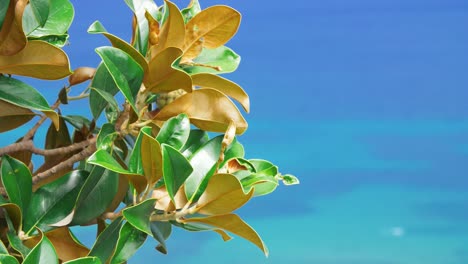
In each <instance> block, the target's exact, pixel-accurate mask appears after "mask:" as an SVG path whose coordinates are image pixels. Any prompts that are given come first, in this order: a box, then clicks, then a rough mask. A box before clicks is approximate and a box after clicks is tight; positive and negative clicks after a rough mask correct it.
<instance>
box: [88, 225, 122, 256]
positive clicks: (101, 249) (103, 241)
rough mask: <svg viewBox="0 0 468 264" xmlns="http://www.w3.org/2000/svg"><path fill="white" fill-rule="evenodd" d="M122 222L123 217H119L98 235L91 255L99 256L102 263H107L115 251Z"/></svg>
mask: <svg viewBox="0 0 468 264" xmlns="http://www.w3.org/2000/svg"><path fill="white" fill-rule="evenodd" d="M122 223H123V221H122V217H119V218H117V219H115V220H114V221H113V222H112V223H111V224H110V225H109V226H107V227H106V229H104V231H102V233H101V234H100V235H99V236H98V238H97V240H96V242H95V243H94V245H93V247H92V248H91V251H90V252H89V256H95V257H98V258H99V259H100V260H101V263H107V260H108V259H109V258H110V257H111V256H112V253H114V250H115V246H116V245H117V241H118V239H119V231H120V228H121V227H122Z"/></svg>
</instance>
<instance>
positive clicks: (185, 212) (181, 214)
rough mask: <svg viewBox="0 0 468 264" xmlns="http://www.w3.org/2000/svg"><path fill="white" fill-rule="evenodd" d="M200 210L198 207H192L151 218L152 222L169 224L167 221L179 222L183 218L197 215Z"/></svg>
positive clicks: (155, 215)
mask: <svg viewBox="0 0 468 264" xmlns="http://www.w3.org/2000/svg"><path fill="white" fill-rule="evenodd" d="M197 210H198V208H197V207H196V206H192V207H190V208H185V207H184V208H183V209H182V210H180V211H175V212H165V213H163V214H154V215H152V216H151V217H150V221H151V222H154V221H159V222H167V221H171V220H172V221H178V220H179V219H181V218H183V217H184V216H186V215H190V214H194V213H196V212H197Z"/></svg>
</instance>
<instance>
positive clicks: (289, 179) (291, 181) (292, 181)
mask: <svg viewBox="0 0 468 264" xmlns="http://www.w3.org/2000/svg"><path fill="white" fill-rule="evenodd" d="M281 180H283V183H284V185H296V184H299V183H300V182H299V179H298V178H297V177H296V176H294V175H291V174H285V175H282V176H281Z"/></svg>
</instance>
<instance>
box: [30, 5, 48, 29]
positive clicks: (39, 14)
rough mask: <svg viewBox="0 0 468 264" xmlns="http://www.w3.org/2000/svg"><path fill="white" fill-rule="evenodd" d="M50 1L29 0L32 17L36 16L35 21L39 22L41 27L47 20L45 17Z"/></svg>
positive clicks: (46, 16)
mask: <svg viewBox="0 0 468 264" xmlns="http://www.w3.org/2000/svg"><path fill="white" fill-rule="evenodd" d="M50 4H51V3H50V1H49V0H30V1H29V5H30V8H31V10H32V12H33V13H34V17H35V18H36V20H37V22H39V26H41V27H43V26H44V25H45V23H46V22H47V18H48V17H49V9H50Z"/></svg>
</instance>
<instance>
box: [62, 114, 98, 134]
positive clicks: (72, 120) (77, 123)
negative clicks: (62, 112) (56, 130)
mask: <svg viewBox="0 0 468 264" xmlns="http://www.w3.org/2000/svg"><path fill="white" fill-rule="evenodd" d="M62 118H63V119H64V120H65V121H67V122H68V123H69V124H70V125H72V126H73V127H74V128H76V129H77V130H81V129H82V128H83V127H87V128H89V127H90V126H91V121H89V119H87V118H86V117H84V116H78V115H67V116H62Z"/></svg>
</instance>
